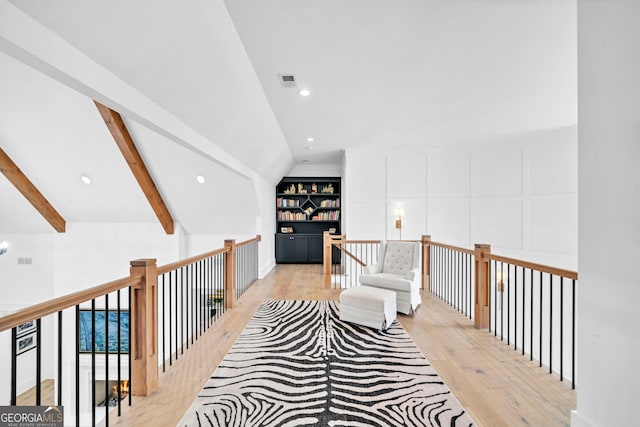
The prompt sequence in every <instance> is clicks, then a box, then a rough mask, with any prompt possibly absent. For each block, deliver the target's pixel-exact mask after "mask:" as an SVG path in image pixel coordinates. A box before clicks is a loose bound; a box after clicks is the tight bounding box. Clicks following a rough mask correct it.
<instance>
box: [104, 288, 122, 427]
mask: <svg viewBox="0 0 640 427" xmlns="http://www.w3.org/2000/svg"><path fill="white" fill-rule="evenodd" d="M104 317H105V319H104V339H105V349H104V395H105V398H104V399H105V400H104V413H105V423H104V425H105V426H108V425H109V294H105V296H104ZM119 321H120V319H118V323H119Z"/></svg>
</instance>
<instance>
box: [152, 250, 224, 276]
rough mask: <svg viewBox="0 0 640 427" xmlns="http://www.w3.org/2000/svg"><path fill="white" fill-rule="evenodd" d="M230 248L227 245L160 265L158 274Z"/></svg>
mask: <svg viewBox="0 0 640 427" xmlns="http://www.w3.org/2000/svg"><path fill="white" fill-rule="evenodd" d="M230 250H231V249H229V248H226V247H225V248H220V249H216V250H214V251H210V252H205V253H203V254H200V255H195V256H192V257H191V258H187V259H183V260H181V261H176V262H172V263H170V264H165V265H162V266H159V267H158V276H161V275H163V274H165V273H168V272H170V271H173V270H177V269H179V268H181V267H184V266H186V265H189V264H193V263H194V262H198V261H201V260H203V259H206V258H209V257H212V256H214V255H218V254H221V253H224V252H229V251H230Z"/></svg>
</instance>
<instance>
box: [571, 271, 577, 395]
mask: <svg viewBox="0 0 640 427" xmlns="http://www.w3.org/2000/svg"><path fill="white" fill-rule="evenodd" d="M571 298H572V303H571V388H572V389H575V388H576V281H575V279H573V280H572V284H571Z"/></svg>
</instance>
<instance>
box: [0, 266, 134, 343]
mask: <svg viewBox="0 0 640 427" xmlns="http://www.w3.org/2000/svg"><path fill="white" fill-rule="evenodd" d="M142 277H143V276H142V275H140V274H136V275H134V276H127V277H123V278H121V279H116V280H113V281H111V282H107V283H103V284H101V285H98V286H94V287H92V288H89V289H84V290H81V291H78V292H74V293H72V294H69V295H65V296H61V297H58V298H54V299H52V300H48V301H44V302H41V303H39V304H34V305H32V306H29V307H26V308H23V309H20V310H18V311H16V312H14V313H11V314H8V315H6V316H3V317H0V332H2V331H6V330H7V329H11V328H14V327H16V326H19V325H21V324H23V323H25V322H28V321H30V320H33V319H38V318H41V317H45V316H48V315H50V314H53V313H57V312H59V311H62V310H64V309H67V308H70V307H74V306H76V305H78V304H81V303H83V302H87V301H90V300H92V299H95V298H98V297H101V296H103V295H105V294H109V293H111V292H115V291H118V290H120V289H124V288H127V287H129V286H136V285H139V284H140V283H141V281H142Z"/></svg>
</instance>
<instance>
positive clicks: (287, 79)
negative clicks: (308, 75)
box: [278, 74, 296, 87]
mask: <svg viewBox="0 0 640 427" xmlns="http://www.w3.org/2000/svg"><path fill="white" fill-rule="evenodd" d="M278 80H280V86H282V87H296V76H295V75H293V74H278Z"/></svg>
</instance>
